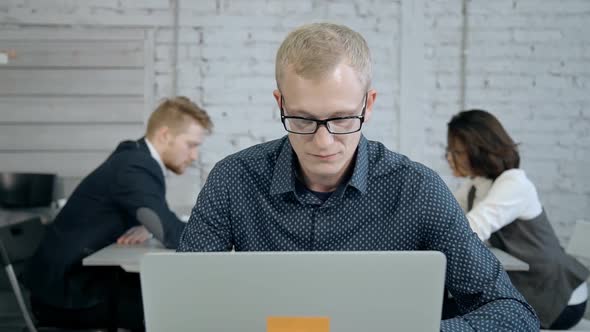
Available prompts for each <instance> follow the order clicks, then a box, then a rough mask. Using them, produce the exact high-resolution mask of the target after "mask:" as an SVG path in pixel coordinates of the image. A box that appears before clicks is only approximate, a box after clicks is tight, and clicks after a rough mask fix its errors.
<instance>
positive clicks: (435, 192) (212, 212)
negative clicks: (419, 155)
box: [178, 137, 539, 332]
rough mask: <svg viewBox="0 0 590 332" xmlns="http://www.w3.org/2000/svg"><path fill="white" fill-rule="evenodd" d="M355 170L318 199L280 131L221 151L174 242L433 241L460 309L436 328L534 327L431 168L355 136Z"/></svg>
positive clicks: (410, 245) (300, 245) (184, 245)
mask: <svg viewBox="0 0 590 332" xmlns="http://www.w3.org/2000/svg"><path fill="white" fill-rule="evenodd" d="M355 158H356V159H355V164H354V170H353V172H352V174H351V175H350V177H349V179H348V180H347V181H344V183H343V184H341V185H340V186H339V187H338V188H337V190H336V191H335V192H334V193H333V194H332V195H330V197H329V198H327V199H326V200H325V201H324V200H322V199H320V198H318V197H317V196H316V195H314V194H313V193H312V192H310V191H308V190H306V189H305V187H304V186H302V185H298V182H299V180H298V179H297V178H298V176H297V171H296V167H295V166H294V165H297V162H296V156H295V155H294V152H293V149H292V147H291V145H290V144H289V140H288V139H287V138H286V137H283V138H282V139H279V140H275V141H271V142H267V143H263V144H259V145H256V146H253V147H251V148H248V149H246V150H243V151H241V152H238V153H236V154H233V155H231V156H229V157H227V158H225V159H224V160H222V161H220V162H219V163H218V164H217V165H215V167H214V168H213V170H212V171H211V173H210V175H209V178H208V179H207V182H206V184H205V186H204V187H203V190H202V191H201V193H200V194H199V197H198V199H197V202H196V205H195V207H194V208H193V211H192V214H191V217H190V220H189V223H188V225H187V226H186V228H185V229H184V232H183V234H182V236H181V239H180V245H179V246H178V251H181V252H187V251H224V250H231V249H232V248H234V249H235V250H236V251H290V250H304V251H313V250H436V251H441V252H443V253H444V254H445V255H446V257H447V271H446V287H447V289H448V290H449V292H450V293H451V294H452V295H453V297H454V298H455V299H456V300H457V302H458V305H459V310H460V312H461V313H462V315H461V316H458V317H456V318H452V319H448V320H444V321H442V323H441V330H442V331H494V332H497V331H538V330H539V322H538V320H537V318H536V316H535V314H534V311H533V309H532V308H531V307H530V306H529V305H528V304H527V303H526V302H525V300H524V299H523V297H522V296H521V295H520V294H519V293H518V292H517V291H516V290H515V289H514V287H513V286H512V284H511V283H510V280H509V279H508V276H507V274H506V273H505V272H504V270H503V268H502V267H501V265H500V263H499V262H498V261H497V259H496V258H495V257H494V256H493V254H492V253H490V251H489V250H488V249H487V248H486V247H485V246H484V245H483V243H482V242H481V241H480V240H479V239H478V237H477V235H476V234H475V233H473V232H472V231H471V230H470V228H469V226H468V224H467V221H466V219H465V215H464V214H463V212H462V210H461V208H460V207H459V204H458V203H457V202H456V201H455V199H454V198H453V196H452V194H451V193H450V192H449V190H448V188H447V187H446V185H445V184H444V183H443V181H442V180H441V179H440V178H439V177H438V175H436V173H434V172H433V171H432V170H430V169H428V168H426V167H424V166H422V165H420V164H418V163H415V162H412V161H410V160H409V159H408V158H406V157H404V156H402V155H399V154H396V153H394V152H391V151H389V150H387V149H386V148H385V147H384V146H383V145H382V144H381V143H378V142H372V141H368V140H366V139H365V138H364V137H361V139H360V143H359V147H358V149H357V154H356V157H355Z"/></svg>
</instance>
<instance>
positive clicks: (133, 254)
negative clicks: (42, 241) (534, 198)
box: [82, 239, 529, 272]
mask: <svg viewBox="0 0 590 332" xmlns="http://www.w3.org/2000/svg"><path fill="white" fill-rule="evenodd" d="M489 249H490V250H491V251H492V253H493V254H494V255H495V256H496V257H497V258H498V260H499V261H500V263H501V264H502V266H503V267H504V269H506V271H528V269H529V265H528V264H527V263H525V262H523V261H521V260H519V259H518V258H516V257H513V256H510V255H508V254H507V253H505V252H504V251H502V250H500V249H496V248H489ZM173 251H174V250H172V249H166V248H164V247H163V246H162V244H161V243H160V242H158V241H157V240H154V239H152V240H149V241H146V242H144V243H142V244H134V245H121V244H116V243H114V244H111V245H110V246H108V247H105V248H103V249H101V250H99V251H97V252H95V253H93V254H92V255H90V256H88V257H86V258H84V260H83V261H82V264H83V265H86V266H121V267H122V268H123V270H125V271H127V272H139V261H140V260H141V257H142V256H143V255H145V254H147V253H152V252H173Z"/></svg>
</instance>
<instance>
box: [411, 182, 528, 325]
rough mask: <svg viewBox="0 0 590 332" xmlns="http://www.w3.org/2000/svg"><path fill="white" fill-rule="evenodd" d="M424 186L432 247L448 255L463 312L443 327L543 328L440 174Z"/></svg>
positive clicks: (452, 287) (449, 278)
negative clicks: (475, 231) (476, 233)
mask: <svg viewBox="0 0 590 332" xmlns="http://www.w3.org/2000/svg"><path fill="white" fill-rule="evenodd" d="M431 180H432V181H430V180H427V183H424V184H423V194H424V195H423V197H425V200H424V203H423V204H422V206H423V210H422V211H423V214H422V216H423V219H422V221H423V222H424V223H426V224H427V225H428V227H424V229H425V230H426V236H425V238H424V239H423V241H424V243H425V247H426V250H436V251H440V252H442V253H444V254H445V256H446V258H447V268H446V278H445V286H446V288H447V289H448V290H449V292H450V293H451V294H452V295H453V298H454V299H455V300H456V302H457V304H458V309H459V312H460V315H459V316H457V317H455V318H452V319H448V320H444V321H442V322H441V330H442V331H454V332H456V331H490V332H491V331H522V332H525V331H539V320H538V318H537V317H536V315H535V312H534V310H533V309H532V307H531V306H530V305H529V304H527V302H526V301H525V299H524V298H523V297H522V295H521V294H520V293H519V292H518V291H516V289H515V288H514V286H513V285H512V283H511V282H510V279H509V278H508V275H507V274H506V272H505V271H504V269H503V268H502V266H501V265H500V262H499V261H498V260H497V259H496V257H495V256H494V255H493V254H492V253H491V252H490V251H489V250H488V249H487V248H486V247H485V245H484V244H483V242H482V241H480V240H479V239H478V238H477V236H476V235H475V233H473V232H472V231H471V230H470V229H469V226H468V223H467V220H466V219H465V215H464V213H463V212H462V211H461V208H460V207H459V205H458V204H457V202H456V200H454V199H453V197H452V194H451V193H450V191H449V190H448V188H447V187H446V185H445V184H444V183H443V182H442V180H440V178H438V177H437V176H436V175H433V176H432V179H431Z"/></svg>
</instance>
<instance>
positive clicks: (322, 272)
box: [140, 251, 446, 332]
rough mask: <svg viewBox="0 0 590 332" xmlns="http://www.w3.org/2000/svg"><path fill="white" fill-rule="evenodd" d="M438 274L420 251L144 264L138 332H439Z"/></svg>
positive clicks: (213, 257) (167, 256) (228, 256)
mask: <svg viewBox="0 0 590 332" xmlns="http://www.w3.org/2000/svg"><path fill="white" fill-rule="evenodd" d="M445 265H446V259H445V256H444V255H443V254H442V253H439V252H426V251H396V252H392V251H381V252H238V253H156V254H149V255H146V256H145V257H144V258H143V259H142V260H141V274H140V276H141V288H142V294H143V306H144V312H145V322H146V328H147V332H162V331H175V332H182V331H197V332H200V331H224V332H228V331H240V332H250V331H252V332H265V331H267V327H269V329H268V331H271V330H272V328H270V326H269V325H276V324H277V321H279V322H280V321H281V320H282V321H283V322H285V319H286V320H288V321H290V322H291V323H292V322H299V323H301V324H302V326H303V325H305V324H315V323H313V322H314V320H315V322H320V323H326V321H327V322H328V325H329V331H331V332H349V331H350V332H352V331H354V332H359V331H362V332H370V331H379V332H382V331H404V332H410V331H419V332H430V331H432V332H434V331H439V330H440V317H441V309H442V298H443V285H444V276H445ZM310 319H311V320H310ZM306 320H307V321H306ZM318 324H319V323H318ZM305 326H308V325H305ZM312 330H313V329H309V330H306V329H304V328H301V329H299V330H298V331H302V332H303V331H312ZM320 330H321V331H325V330H323V329H316V330H313V331H320ZM285 331H286V330H285Z"/></svg>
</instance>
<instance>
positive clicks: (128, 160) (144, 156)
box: [103, 140, 162, 174]
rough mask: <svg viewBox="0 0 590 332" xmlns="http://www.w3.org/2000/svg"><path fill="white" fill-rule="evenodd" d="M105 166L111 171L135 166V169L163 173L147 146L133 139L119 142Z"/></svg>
mask: <svg viewBox="0 0 590 332" xmlns="http://www.w3.org/2000/svg"><path fill="white" fill-rule="evenodd" d="M143 144H145V143H143ZM103 166H105V167H108V168H109V169H111V171H118V170H122V169H127V168H129V167H133V168H134V169H135V170H142V169H143V170H145V171H146V172H149V173H151V172H154V173H156V174H159V173H162V171H161V170H160V165H159V164H158V162H157V161H156V160H155V159H154V158H152V156H151V154H150V153H149V150H148V149H147V147H145V146H142V143H141V142H140V141H133V140H129V141H123V142H121V143H119V145H118V146H117V148H116V149H115V151H113V153H111V155H110V156H109V157H108V158H107V160H105V162H104V163H103Z"/></svg>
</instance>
